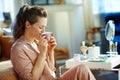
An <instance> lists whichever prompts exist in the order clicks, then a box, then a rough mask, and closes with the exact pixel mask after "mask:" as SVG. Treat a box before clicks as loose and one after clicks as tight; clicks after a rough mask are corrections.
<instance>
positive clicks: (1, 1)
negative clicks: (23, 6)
mask: <svg viewBox="0 0 120 80" xmlns="http://www.w3.org/2000/svg"><path fill="white" fill-rule="evenodd" d="M12 1H13V0H9V1H8V0H0V21H3V20H4V16H3V13H4V12H10V11H11V9H12V5H13V4H12Z"/></svg>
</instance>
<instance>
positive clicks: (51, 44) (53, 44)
mask: <svg viewBox="0 0 120 80" xmlns="http://www.w3.org/2000/svg"><path fill="white" fill-rule="evenodd" d="M56 46H57V43H56V40H55V38H54V36H51V38H50V41H49V42H48V53H52V52H53V51H54V49H55V47H56Z"/></svg>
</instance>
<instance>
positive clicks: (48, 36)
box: [42, 32, 52, 41]
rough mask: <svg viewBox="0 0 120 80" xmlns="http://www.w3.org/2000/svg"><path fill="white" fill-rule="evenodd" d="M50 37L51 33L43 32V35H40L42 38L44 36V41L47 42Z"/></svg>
mask: <svg viewBox="0 0 120 80" xmlns="http://www.w3.org/2000/svg"><path fill="white" fill-rule="evenodd" d="M51 35H52V33H51V32H44V33H42V36H45V39H46V40H47V41H49V40H50V37H51Z"/></svg>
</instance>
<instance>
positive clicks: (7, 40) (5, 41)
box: [0, 36, 13, 58]
mask: <svg viewBox="0 0 120 80" xmlns="http://www.w3.org/2000/svg"><path fill="white" fill-rule="evenodd" d="M0 44H1V54H2V57H6V58H10V49H11V46H12V44H13V41H12V39H11V36H1V37H0Z"/></svg>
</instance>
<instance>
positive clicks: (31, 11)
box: [12, 5, 47, 40]
mask: <svg viewBox="0 0 120 80" xmlns="http://www.w3.org/2000/svg"><path fill="white" fill-rule="evenodd" d="M38 17H45V18H46V17H47V12H46V10H45V9H44V8H42V7H40V6H33V7H30V6H29V5H24V6H23V7H21V8H20V10H19V12H18V14H17V16H16V20H15V23H14V25H13V27H12V30H13V38H14V40H17V39H18V38H19V37H20V36H21V35H23V34H24V32H25V22H26V21H29V23H30V24H31V25H33V24H34V23H36V22H37V20H38Z"/></svg>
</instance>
